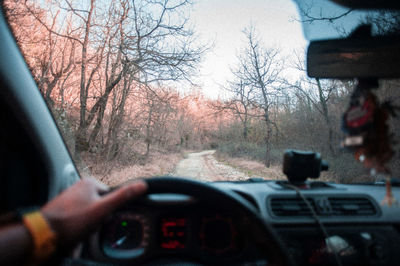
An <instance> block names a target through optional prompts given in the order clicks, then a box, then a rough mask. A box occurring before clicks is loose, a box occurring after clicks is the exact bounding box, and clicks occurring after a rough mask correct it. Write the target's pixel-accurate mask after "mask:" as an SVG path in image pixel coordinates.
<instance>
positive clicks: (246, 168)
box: [81, 150, 285, 186]
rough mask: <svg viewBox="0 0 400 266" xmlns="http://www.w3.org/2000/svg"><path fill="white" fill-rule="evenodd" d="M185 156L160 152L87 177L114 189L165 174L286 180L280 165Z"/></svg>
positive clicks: (210, 178) (210, 154)
mask: <svg viewBox="0 0 400 266" xmlns="http://www.w3.org/2000/svg"><path fill="white" fill-rule="evenodd" d="M185 154H186V155H184V153H183V152H182V153H170V154H162V153H158V154H156V155H154V156H152V158H151V159H150V160H149V162H148V163H146V164H144V165H138V164H135V165H132V166H115V167H114V168H113V169H112V170H111V171H110V172H103V173H102V172H99V171H98V174H95V173H92V174H87V175H88V176H89V175H92V176H94V177H95V178H97V179H98V180H100V181H101V182H103V183H105V184H107V185H110V186H117V185H120V184H123V183H125V182H127V181H129V180H132V179H138V178H139V179H140V178H148V177H152V176H165V175H168V176H177V177H185V178H189V179H195V180H200V181H224V180H229V181H240V180H246V179H249V178H252V177H261V178H264V179H285V176H284V175H283V174H282V170H281V166H279V165H276V166H271V167H269V168H267V167H265V165H264V164H262V163H260V162H257V161H253V160H249V159H245V158H232V157H228V156H226V155H224V154H221V153H218V152H216V151H215V150H205V151H200V152H199V151H197V152H193V151H192V152H187V151H186V152H185ZM97 168H99V169H103V168H104V166H103V167H102V165H100V166H97ZM93 169H94V167H93ZM81 172H82V171H81Z"/></svg>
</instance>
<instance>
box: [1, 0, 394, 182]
mask: <svg viewBox="0 0 400 266" xmlns="http://www.w3.org/2000/svg"><path fill="white" fill-rule="evenodd" d="M296 2H298V3H299V6H297V5H296ZM323 7H324V8H325V9H323ZM3 8H4V11H5V13H6V15H7V18H8V20H9V24H10V26H11V28H12V30H13V33H14V35H15V38H16V40H17V43H18V45H19V46H20V49H21V51H22V54H23V55H24V57H25V60H26V62H27V64H28V66H29V68H30V70H31V72H32V75H33V77H34V79H35V81H36V83H37V85H38V88H39V90H40V92H41V93H42V95H43V97H44V99H45V101H46V103H47V104H48V106H49V108H50V110H51V111H52V113H53V115H54V118H55V120H56V122H57V124H58V127H59V129H60V132H61V134H62V135H63V137H64V140H65V142H66V144H67V146H68V148H69V151H70V153H71V156H72V158H73V159H74V161H75V163H76V166H77V168H78V170H79V172H80V174H81V175H82V176H94V177H95V178H97V179H98V180H100V181H102V182H104V183H106V184H109V185H118V184H121V183H124V182H126V181H128V180H130V179H135V178H142V177H150V176H160V175H172V176H182V177H189V178H193V179H198V180H204V181H224V180H227V181H242V180H247V179H249V178H254V177H258V178H263V179H268V180H277V179H285V176H284V175H283V173H282V158H283V153H284V151H285V150H286V149H300V150H307V151H315V152H319V153H320V154H321V155H322V158H324V159H325V160H326V161H328V162H329V166H330V169H329V171H327V172H324V173H323V174H322V176H321V180H324V181H332V182H337V183H355V182H370V181H375V180H376V179H378V178H379V176H377V175H371V171H370V170H369V169H366V168H364V167H363V165H362V164H361V163H360V162H359V161H357V160H356V159H355V156H354V155H353V153H352V152H349V150H347V149H344V148H343V147H342V146H341V143H342V141H343V139H344V137H345V136H344V133H343V132H342V128H341V124H342V117H343V113H344V112H345V111H346V110H347V109H348V105H349V102H350V96H351V94H352V92H353V90H354V85H355V81H354V80H344V81H343V80H327V79H326V80H319V79H313V78H309V77H308V76H307V74H306V64H305V54H306V48H307V45H308V42H309V40H314V39H327V38H338V37H341V36H346V35H347V34H349V33H351V32H352V31H353V30H354V29H355V28H356V27H357V26H358V25H359V24H362V23H368V21H369V22H371V24H373V28H374V32H380V31H385V32H387V25H388V24H390V25H391V26H390V27H389V29H390V30H391V31H396V30H398V29H399V28H398V27H400V22H399V21H400V19H399V16H398V15H397V13H393V12H388V11H380V12H375V13H373V12H366V11H363V12H360V11H357V12H356V11H354V10H350V9H344V8H342V7H338V6H336V5H334V4H332V3H330V2H328V1H300V0H297V1H290V0H287V1H283V0H282V1H274V0H262V1H261V0H252V1H246V0H235V1H232V0H230V1H228V0H198V1H195V2H192V1H190V0H133V1H132V0H115V1H102V0H90V1H89V0H87V1H71V0H46V1H44V0H41V1H39V0H38V1H31V0H27V1H18V0H6V1H4V4H3ZM302 24H304V34H303V27H302ZM396 27H397V28H396ZM399 85H400V81H398V80H380V81H379V87H380V88H379V90H376V91H375V92H374V93H375V94H376V95H377V97H378V99H379V101H380V102H385V101H388V100H390V101H391V106H392V105H393V106H396V105H399V99H400V90H399V88H398V87H399ZM394 109H395V108H394ZM388 123H389V124H390V131H391V132H392V133H393V134H394V135H393V136H392V139H391V140H390V142H391V143H392V142H393V143H395V140H396V139H398V136H396V134H398V132H400V125H399V123H398V118H396V117H395V116H392V115H391V116H390V118H389V119H388ZM383 141H386V140H383ZM393 149H394V150H395V149H396V147H393ZM359 159H360V157H359ZM387 167H388V169H390V172H391V174H392V175H393V176H398V174H399V173H400V163H399V160H398V155H395V156H394V157H393V158H392V160H391V161H390V162H389V163H388V164H387ZM372 172H373V171H372Z"/></svg>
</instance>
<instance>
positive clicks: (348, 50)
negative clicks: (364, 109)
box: [307, 36, 400, 79]
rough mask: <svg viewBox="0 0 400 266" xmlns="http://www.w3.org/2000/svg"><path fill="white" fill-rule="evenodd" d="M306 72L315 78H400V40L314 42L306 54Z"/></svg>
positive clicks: (368, 39) (376, 38) (384, 38)
mask: <svg viewBox="0 0 400 266" xmlns="http://www.w3.org/2000/svg"><path fill="white" fill-rule="evenodd" d="M307 73H308V75H309V76H310V77H312V78H338V79H346V78H399V77H400V38H399V37H398V36H396V37H393V36H385V37H382V36H378V37H367V38H347V39H335V40H324V41H312V42H311V43H310V45H309V47H308V51H307Z"/></svg>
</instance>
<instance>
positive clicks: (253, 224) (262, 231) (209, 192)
mask: <svg viewBox="0 0 400 266" xmlns="http://www.w3.org/2000/svg"><path fill="white" fill-rule="evenodd" d="M144 181H145V182H146V183H147V185H148V190H147V192H146V195H150V194H160V193H173V194H183V195H187V196H192V197H194V198H196V199H197V200H199V201H200V202H203V203H205V204H210V205H213V206H214V207H215V206H217V207H219V208H222V209H225V210H229V211H231V212H233V213H235V214H237V215H240V217H245V219H246V225H247V227H248V228H245V229H246V233H247V235H248V237H249V238H250V240H251V241H252V243H253V244H254V245H255V246H256V247H257V248H258V249H259V251H260V252H261V254H262V256H263V257H265V258H266V259H267V260H268V265H295V263H294V262H293V260H292V257H291V256H290V255H289V254H288V252H287V249H285V248H284V245H283V243H282V241H281V240H280V239H279V237H278V236H277V234H276V233H275V231H274V230H273V229H272V227H271V225H270V224H268V223H267V222H266V221H265V220H264V219H263V218H262V217H261V216H260V214H259V212H258V211H257V210H256V208H255V207H254V206H253V205H251V204H250V203H249V202H248V201H246V200H245V199H244V198H242V197H241V196H239V195H238V194H236V193H234V192H232V191H229V190H222V189H219V188H217V187H215V186H212V185H210V184H207V183H204V182H200V181H196V180H192V179H185V178H178V177H169V176H164V177H153V178H149V179H145V180H144ZM146 195H144V196H146ZM128 204H129V203H128ZM62 265H67V266H76V265H93V264H90V263H89V264H86V263H85V261H81V260H79V259H65V258H64V260H63V263H62ZM95 265H96V264H95Z"/></svg>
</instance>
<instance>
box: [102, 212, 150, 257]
mask: <svg viewBox="0 0 400 266" xmlns="http://www.w3.org/2000/svg"><path fill="white" fill-rule="evenodd" d="M149 230H150V226H149V221H148V220H147V218H146V216H145V215H144V214H133V213H117V214H115V215H114V216H113V217H112V218H111V219H110V220H109V221H108V222H107V223H106V224H105V226H103V229H102V240H101V246H102V250H103V252H104V254H105V255H107V256H108V257H112V258H121V259H123V258H137V257H139V256H141V255H143V254H144V252H145V250H146V247H147V246H148V244H149V238H150V233H149Z"/></svg>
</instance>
